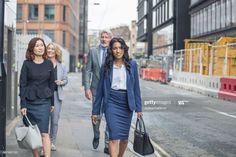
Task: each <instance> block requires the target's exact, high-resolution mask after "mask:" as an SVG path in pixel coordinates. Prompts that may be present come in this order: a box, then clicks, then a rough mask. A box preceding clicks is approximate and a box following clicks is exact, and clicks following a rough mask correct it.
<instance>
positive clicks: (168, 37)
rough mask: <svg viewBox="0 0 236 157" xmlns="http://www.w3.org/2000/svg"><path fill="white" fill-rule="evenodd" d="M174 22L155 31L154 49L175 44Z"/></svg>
mask: <svg viewBox="0 0 236 157" xmlns="http://www.w3.org/2000/svg"><path fill="white" fill-rule="evenodd" d="M173 34H174V29H173V24H171V25H169V26H167V27H165V28H163V29H161V30H158V31H156V32H154V33H153V49H155V48H157V47H163V46H166V45H170V44H173V40H174V39H173Z"/></svg>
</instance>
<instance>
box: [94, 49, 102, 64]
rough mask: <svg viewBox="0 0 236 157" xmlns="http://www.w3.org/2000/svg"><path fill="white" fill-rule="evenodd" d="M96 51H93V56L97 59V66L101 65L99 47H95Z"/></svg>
mask: <svg viewBox="0 0 236 157" xmlns="http://www.w3.org/2000/svg"><path fill="white" fill-rule="evenodd" d="M96 50H97V51H96V53H95V58H96V60H97V62H96V63H98V65H99V67H101V63H100V55H99V53H100V52H99V47H97V49H96Z"/></svg>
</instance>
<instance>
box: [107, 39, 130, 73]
mask: <svg viewBox="0 0 236 157" xmlns="http://www.w3.org/2000/svg"><path fill="white" fill-rule="evenodd" d="M116 42H119V43H120V44H121V48H122V49H123V50H124V56H123V60H124V64H125V67H126V69H127V70H128V71H130V62H129V61H130V60H131V59H130V58H129V52H128V50H129V47H128V46H127V45H126V43H125V41H124V40H123V39H122V38H120V37H114V38H112V39H111V41H110V43H109V48H108V49H107V57H106V60H105V65H104V71H105V74H106V73H107V72H109V71H110V70H111V68H112V67H113V62H114V60H115V58H114V55H113V53H112V47H113V45H114V43H116Z"/></svg>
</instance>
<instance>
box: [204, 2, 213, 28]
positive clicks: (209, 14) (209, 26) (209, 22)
mask: <svg viewBox="0 0 236 157" xmlns="http://www.w3.org/2000/svg"><path fill="white" fill-rule="evenodd" d="M211 12H212V5H210V6H209V7H208V9H207V21H205V22H206V23H207V31H208V32H210V31H211V30H212V27H211V24H212V22H211V21H212V18H211Z"/></svg>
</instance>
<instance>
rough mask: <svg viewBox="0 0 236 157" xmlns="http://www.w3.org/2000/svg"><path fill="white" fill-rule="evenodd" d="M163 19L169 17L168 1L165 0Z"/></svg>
mask: <svg viewBox="0 0 236 157" xmlns="http://www.w3.org/2000/svg"><path fill="white" fill-rule="evenodd" d="M165 19H166V20H168V19H169V17H168V2H167V1H166V2H165Z"/></svg>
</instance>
